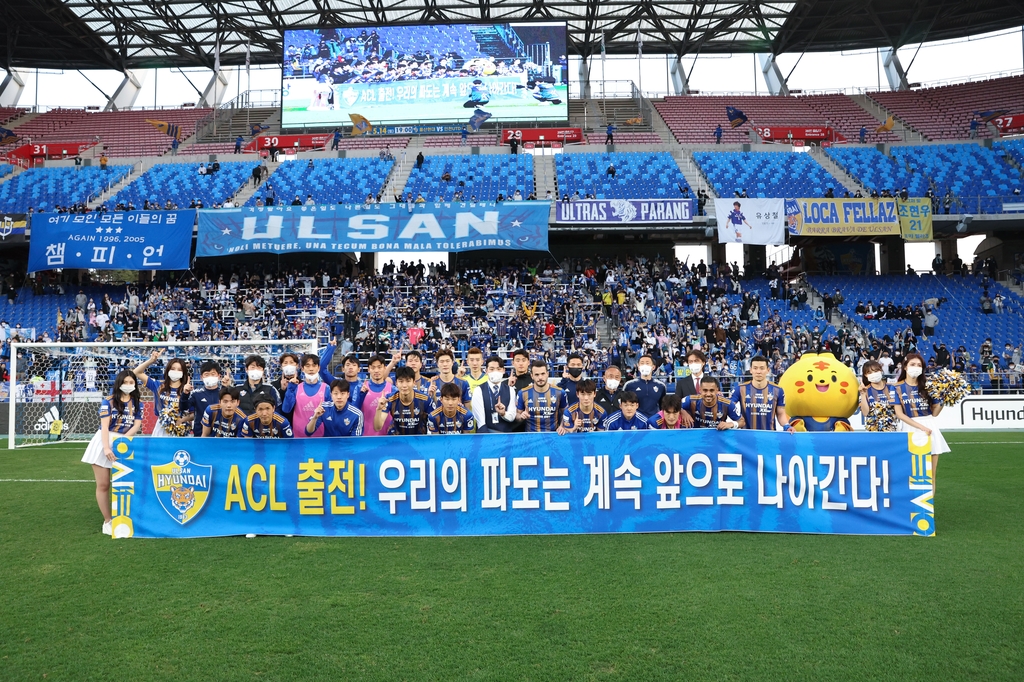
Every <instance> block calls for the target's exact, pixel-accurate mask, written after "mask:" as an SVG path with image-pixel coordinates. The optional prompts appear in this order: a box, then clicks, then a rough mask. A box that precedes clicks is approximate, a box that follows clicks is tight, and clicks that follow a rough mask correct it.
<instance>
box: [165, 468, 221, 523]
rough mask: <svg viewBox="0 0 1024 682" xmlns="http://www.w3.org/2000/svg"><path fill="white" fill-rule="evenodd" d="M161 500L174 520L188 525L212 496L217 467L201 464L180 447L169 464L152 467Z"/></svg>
mask: <svg viewBox="0 0 1024 682" xmlns="http://www.w3.org/2000/svg"><path fill="white" fill-rule="evenodd" d="M150 468H151V469H152V472H153V487H154V488H155V490H156V496H157V499H158V500H160V505H161V506H162V507H163V508H164V511H165V512H167V513H168V514H169V515H170V517H171V518H172V519H174V520H175V521H177V522H178V523H179V524H180V525H182V526H184V525H185V524H186V523H188V522H189V521H191V520H192V519H194V518H195V517H196V516H198V515H199V512H201V511H202V510H203V506H204V505H205V504H206V501H207V500H208V499H209V497H210V486H211V484H212V480H213V467H212V466H211V465H209V464H197V463H195V462H193V461H192V456H191V455H190V454H189V453H188V452H187V451H186V450H178V451H177V452H175V453H174V457H172V458H171V461H170V462H168V463H167V464H160V465H155V466H152V467H150Z"/></svg>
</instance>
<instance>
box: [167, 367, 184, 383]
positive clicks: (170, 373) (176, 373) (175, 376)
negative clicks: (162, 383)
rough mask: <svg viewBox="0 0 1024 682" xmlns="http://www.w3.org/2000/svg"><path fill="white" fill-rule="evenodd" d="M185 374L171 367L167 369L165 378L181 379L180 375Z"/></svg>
mask: <svg viewBox="0 0 1024 682" xmlns="http://www.w3.org/2000/svg"><path fill="white" fill-rule="evenodd" d="M183 376H185V375H184V374H183V373H182V372H180V371H178V370H176V369H171V370H168V371H167V378H168V379H170V380H171V381H181V377H183Z"/></svg>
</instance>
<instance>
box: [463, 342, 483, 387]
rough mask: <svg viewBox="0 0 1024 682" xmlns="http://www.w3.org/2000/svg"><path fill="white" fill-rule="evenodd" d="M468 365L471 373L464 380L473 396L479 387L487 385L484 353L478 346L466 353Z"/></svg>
mask: <svg viewBox="0 0 1024 682" xmlns="http://www.w3.org/2000/svg"><path fill="white" fill-rule="evenodd" d="M466 364H467V365H468V366H469V372H467V373H466V376H465V377H463V379H462V380H463V381H465V382H466V383H467V384H469V395H470V396H472V395H473V391H474V390H475V389H476V387H477V386H483V385H484V384H486V383H487V373H486V372H484V352H483V351H482V350H480V349H479V348H477V347H476V346H474V347H473V348H470V349H469V350H468V351H466ZM470 400H472V397H471V398H470Z"/></svg>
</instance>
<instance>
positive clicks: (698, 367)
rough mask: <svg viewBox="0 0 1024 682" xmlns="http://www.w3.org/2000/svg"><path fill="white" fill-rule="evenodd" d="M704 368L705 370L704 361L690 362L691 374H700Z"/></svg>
mask: <svg viewBox="0 0 1024 682" xmlns="http://www.w3.org/2000/svg"><path fill="white" fill-rule="evenodd" d="M703 370H704V363H703V362H691V363H690V373H691V374H700V373H701V372H702V371H703Z"/></svg>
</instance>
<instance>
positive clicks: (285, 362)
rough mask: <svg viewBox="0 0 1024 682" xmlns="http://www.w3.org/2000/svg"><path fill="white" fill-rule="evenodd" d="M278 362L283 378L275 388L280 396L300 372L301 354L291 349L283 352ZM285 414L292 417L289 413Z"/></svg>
mask: <svg viewBox="0 0 1024 682" xmlns="http://www.w3.org/2000/svg"><path fill="white" fill-rule="evenodd" d="M277 364H278V366H279V367H280V368H281V378H280V379H278V381H277V385H275V386H274V388H276V389H277V395H278V396H279V397H280V396H283V395H284V393H285V391H287V390H288V383H289V382H290V381H291V380H292V379H293V378H295V377H296V376H298V374H299V356H298V355H296V354H295V353H292V352H291V351H289V352H287V353H282V354H281V357H279V358H278V359H277ZM285 416H286V417H289V418H290V417H291V415H288V414H286V415H285Z"/></svg>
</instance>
